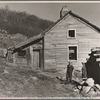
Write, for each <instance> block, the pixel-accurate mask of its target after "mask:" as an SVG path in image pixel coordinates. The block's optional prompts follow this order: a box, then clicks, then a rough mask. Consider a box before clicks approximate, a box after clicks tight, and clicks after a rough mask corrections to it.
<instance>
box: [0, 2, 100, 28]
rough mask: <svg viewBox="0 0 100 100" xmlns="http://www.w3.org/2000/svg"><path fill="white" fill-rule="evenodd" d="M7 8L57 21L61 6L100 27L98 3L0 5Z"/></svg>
mask: <svg viewBox="0 0 100 100" xmlns="http://www.w3.org/2000/svg"><path fill="white" fill-rule="evenodd" d="M6 5H7V6H8V7H9V9H10V10H15V11H25V12H27V13H29V14H33V15H36V16H38V17H40V18H42V19H47V20H51V21H57V20H58V19H59V18H60V10H61V8H62V6H67V7H68V9H69V10H72V12H74V13H75V14H78V15H79V16H81V17H83V18H85V19H87V20H88V21H90V22H91V23H93V24H95V25H97V26H98V27H100V2H99V3H0V8H5V6H6Z"/></svg>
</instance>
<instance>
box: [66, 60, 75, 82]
mask: <svg viewBox="0 0 100 100" xmlns="http://www.w3.org/2000/svg"><path fill="white" fill-rule="evenodd" d="M73 70H74V67H73V65H72V63H71V62H68V65H67V71H66V81H70V82H71V81H72V73H73Z"/></svg>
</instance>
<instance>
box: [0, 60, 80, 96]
mask: <svg viewBox="0 0 100 100" xmlns="http://www.w3.org/2000/svg"><path fill="white" fill-rule="evenodd" d="M1 62H3V61H2V60H1V61H0V63H1ZM0 68H1V69H0V70H1V71H0V97H79V94H78V93H77V92H74V91H73V89H72V85H71V84H66V85H64V84H60V82H59V81H58V80H57V79H56V78H55V77H56V74H54V73H53V72H42V71H33V70H31V69H29V68H26V67H11V66H6V65H5V64H4V63H2V64H1V67H0ZM5 69H6V70H5ZM53 75H54V77H52V76H53Z"/></svg>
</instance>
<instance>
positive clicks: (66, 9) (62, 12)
mask: <svg viewBox="0 0 100 100" xmlns="http://www.w3.org/2000/svg"><path fill="white" fill-rule="evenodd" d="M68 12H69V10H68V7H67V6H63V7H62V9H61V11H60V18H61V17H63V16H64V15H65V14H67V13H68Z"/></svg>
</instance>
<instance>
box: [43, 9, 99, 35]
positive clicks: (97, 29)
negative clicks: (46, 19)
mask: <svg viewBox="0 0 100 100" xmlns="http://www.w3.org/2000/svg"><path fill="white" fill-rule="evenodd" d="M68 15H71V16H72V17H74V18H76V19H78V20H80V21H82V22H84V23H86V24H87V25H89V26H90V27H91V28H92V29H94V30H96V31H97V32H99V33H100V28H99V27H97V26H96V25H94V24H92V23H90V22H89V21H88V20H86V19H84V18H82V17H80V16H79V15H77V14H75V13H73V12H72V11H69V12H68V13H66V14H65V15H64V16H63V17H61V18H60V19H58V20H57V21H56V22H55V23H54V25H53V26H51V27H49V28H48V29H47V30H45V32H44V35H45V33H46V32H48V31H49V30H50V29H52V28H53V27H54V26H55V25H56V24H57V23H59V22H60V21H61V20H62V19H64V18H65V17H66V16H68Z"/></svg>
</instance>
